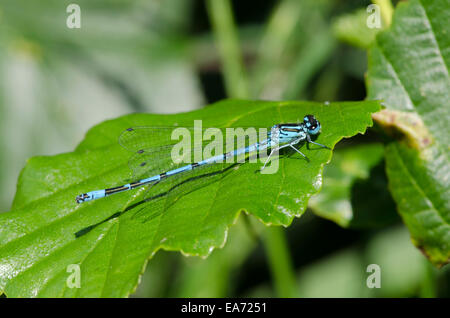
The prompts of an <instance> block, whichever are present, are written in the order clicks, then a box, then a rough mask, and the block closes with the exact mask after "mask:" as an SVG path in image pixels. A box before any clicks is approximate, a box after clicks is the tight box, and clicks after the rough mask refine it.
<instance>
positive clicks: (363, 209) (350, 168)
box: [309, 143, 398, 228]
mask: <svg viewBox="0 0 450 318" xmlns="http://www.w3.org/2000/svg"><path fill="white" fill-rule="evenodd" d="M383 155H384V147H383V145H382V144H380V143H368V144H361V145H352V146H351V147H344V148H342V149H337V150H335V151H334V155H333V160H332V162H331V164H329V165H327V166H326V167H325V169H324V173H323V176H324V180H327V182H326V183H324V185H323V187H322V190H321V192H320V193H319V195H317V196H314V197H312V198H311V200H310V202H309V207H310V208H312V209H313V211H314V213H315V214H317V215H319V216H321V217H324V218H326V219H329V220H331V221H334V222H336V223H337V224H339V225H340V226H343V227H356V228H373V227H381V226H386V225H388V224H391V223H393V222H394V221H396V220H397V219H398V216H397V214H396V213H395V204H394V202H393V200H392V198H391V197H390V195H389V192H388V190H387V180H386V176H385V172H384V161H383Z"/></svg>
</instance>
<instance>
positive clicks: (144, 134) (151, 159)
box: [119, 127, 257, 180]
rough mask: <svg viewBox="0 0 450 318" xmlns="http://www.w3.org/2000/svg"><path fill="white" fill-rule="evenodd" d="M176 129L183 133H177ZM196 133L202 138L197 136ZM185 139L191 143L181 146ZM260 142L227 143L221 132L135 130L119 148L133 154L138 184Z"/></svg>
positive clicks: (123, 138)
mask: <svg viewBox="0 0 450 318" xmlns="http://www.w3.org/2000/svg"><path fill="white" fill-rule="evenodd" d="M174 129H181V130H178V131H177V132H175V133H174ZM196 133H197V134H198V133H199V134H201V135H200V136H195V134H196ZM180 136H182V137H180ZM173 138H175V139H173ZM177 138H178V139H177ZM182 138H186V140H184V141H186V142H187V143H183V144H181V143H180V140H181V139H182ZM256 140H257V137H256V139H255V140H251V139H249V138H248V137H247V136H245V138H244V139H243V140H241V141H240V142H239V141H238V140H237V139H232V140H226V134H225V132H224V129H218V128H204V129H200V130H199V129H198V128H194V127H134V128H129V129H127V130H125V131H124V132H123V133H122V134H121V135H120V137H119V144H120V145H122V147H124V148H125V149H127V150H129V151H132V152H133V154H132V155H131V157H130V159H129V162H128V165H129V167H130V170H131V171H132V179H135V180H137V179H139V178H141V177H149V176H151V175H154V174H159V173H162V172H166V171H168V170H172V169H176V168H179V167H181V166H184V165H187V164H190V163H193V162H198V161H200V160H203V159H206V158H208V157H210V156H214V155H219V154H223V153H224V152H226V151H229V150H230V149H237V148H239V147H244V146H248V145H249V144H251V143H253V142H255V141H256ZM175 145H177V148H176V149H174V146H175Z"/></svg>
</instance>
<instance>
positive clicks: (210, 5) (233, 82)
mask: <svg viewBox="0 0 450 318" xmlns="http://www.w3.org/2000/svg"><path fill="white" fill-rule="evenodd" d="M206 6H207V10H208V14H209V19H210V21H211V24H212V27H213V30H214V34H215V36H216V41H217V45H218V48H219V52H220V55H221V58H222V63H223V72H224V77H225V87H226V91H227V94H228V96H229V97H233V98H248V97H249V96H248V88H247V81H246V78H245V75H244V65H243V62H242V57H241V55H240V50H239V40H238V36H237V31H236V27H235V25H234V19H233V12H232V8H231V4H230V1H229V0H207V1H206Z"/></svg>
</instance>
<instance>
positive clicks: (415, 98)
mask: <svg viewBox="0 0 450 318" xmlns="http://www.w3.org/2000/svg"><path fill="white" fill-rule="evenodd" d="M449 19H450V10H449V8H448V1H445V0H436V1H429V0H421V1H419V0H412V1H409V2H408V3H400V4H399V5H398V7H397V9H396V10H395V14H394V19H393V24H392V27H391V29H390V30H389V31H387V32H382V33H380V34H379V35H378V36H377V38H376V44H375V45H374V47H373V48H372V49H371V50H370V54H369V73H368V78H367V88H368V97H369V98H373V99H384V100H385V104H386V107H387V110H385V111H382V112H381V113H380V114H377V115H376V116H375V118H376V119H377V121H378V122H379V123H380V125H382V126H383V127H385V129H386V131H388V132H391V133H392V132H393V133H394V134H395V136H396V137H398V139H401V141H400V142H392V143H391V144H389V145H388V146H387V147H386V165H387V174H388V177H389V184H390V190H391V192H392V195H393V197H394V199H395V201H396V203H397V206H398V211H399V213H400V215H401V216H402V218H403V221H404V222H405V224H406V225H407V226H408V228H409V230H410V232H411V236H412V239H413V242H414V244H415V245H416V246H417V247H418V248H420V249H421V250H422V251H423V252H424V253H425V254H426V255H427V257H428V258H429V259H430V261H431V262H433V263H434V264H435V265H438V266H440V265H442V264H445V263H448V262H449V259H450V224H449V222H450V201H449V198H450V179H449V175H450V162H449V159H448V158H449V154H450V148H449V146H448V145H449V144H450V126H449V125H448V119H449V118H450V107H449V100H450V80H449V65H450V37H449V36H448V27H447V23H448V21H449Z"/></svg>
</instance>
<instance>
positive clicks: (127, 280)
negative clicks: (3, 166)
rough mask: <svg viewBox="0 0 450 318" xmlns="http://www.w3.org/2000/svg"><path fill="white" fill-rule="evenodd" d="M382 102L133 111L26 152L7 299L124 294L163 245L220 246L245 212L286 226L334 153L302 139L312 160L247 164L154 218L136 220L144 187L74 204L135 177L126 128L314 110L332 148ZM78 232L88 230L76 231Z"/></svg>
mask: <svg viewBox="0 0 450 318" xmlns="http://www.w3.org/2000/svg"><path fill="white" fill-rule="evenodd" d="M379 109H380V105H379V102H376V101H373V102H372V101H366V102H342V103H331V104H322V103H312V102H254V101H237V100H228V101H224V102H220V103H217V104H215V105H213V106H210V107H206V108H204V109H202V110H199V111H194V112H189V113H183V114H177V115H166V116H164V115H151V114H133V115H128V116H124V117H120V118H118V119H115V120H111V121H107V122H104V123H102V124H100V125H98V126H96V127H94V128H93V129H92V130H91V131H89V133H88V134H87V136H86V138H85V140H84V141H83V142H82V143H81V144H80V146H79V147H78V148H77V150H76V151H75V152H73V153H66V154H61V155H57V156H53V157H35V158H32V159H30V160H29V162H28V164H27V166H26V167H25V169H24V170H23V172H22V174H21V176H20V179H19V185H18V191H17V195H16V198H15V201H14V206H13V211H11V212H10V213H5V214H2V215H0V255H1V258H0V267H1V268H2V270H1V271H0V275H1V276H0V289H1V290H3V291H4V292H5V293H6V294H7V295H8V296H11V297H17V296H23V297H29V296H40V297H45V296H64V297H71V296H84V297H87V296H91V297H94V296H109V297H119V296H127V295H129V293H130V292H132V291H133V290H134V289H135V287H136V285H137V283H138V278H139V275H140V274H141V273H142V271H143V269H144V268H145V264H146V262H147V259H148V258H149V257H151V256H152V255H154V253H155V252H156V251H157V250H158V249H161V248H162V249H165V250H177V251H181V252H182V253H184V254H187V255H202V256H206V255H208V254H209V253H210V252H211V251H212V250H213V248H215V247H220V246H223V244H224V243H225V240H226V235H227V231H228V227H229V226H230V225H231V224H233V223H234V222H235V221H236V218H237V216H238V214H239V211H242V210H245V211H247V212H248V213H250V214H252V215H254V216H256V217H257V218H258V219H260V220H261V221H263V222H264V223H266V224H275V225H285V226H287V225H289V224H290V223H291V222H292V220H293V218H294V217H295V216H300V215H301V214H302V213H303V211H304V210H305V208H306V206H307V203H308V199H309V197H310V196H311V195H313V194H315V193H317V192H318V191H319V189H320V187H321V184H322V177H321V174H322V169H323V165H324V164H325V163H327V162H328V161H329V160H330V159H331V151H328V150H325V149H311V150H307V149H306V147H302V150H303V151H304V152H305V154H306V155H307V156H308V157H309V159H310V162H309V163H308V162H306V161H305V160H298V159H296V158H295V156H291V157H288V158H282V159H283V160H280V169H279V172H278V173H276V174H273V175H261V174H258V173H255V165H252V164H247V165H242V166H240V167H239V169H237V170H232V171H230V173H228V174H226V175H225V174H224V176H223V177H222V178H221V180H220V182H216V183H214V184H212V185H209V186H207V187H205V188H201V189H199V190H197V191H194V192H191V193H189V194H187V195H185V196H183V197H182V198H180V199H179V200H178V201H176V203H175V204H174V205H172V206H171V207H170V208H169V209H168V210H166V211H165V212H164V213H163V214H161V215H159V216H158V217H156V218H152V219H150V220H149V221H148V222H141V221H138V220H137V219H136V218H134V217H133V209H132V208H131V209H130V207H129V205H130V203H131V202H135V201H136V200H139V199H142V197H143V191H134V192H128V193H121V194H117V195H115V196H112V197H109V198H107V199H104V200H98V201H94V202H92V203H87V204H82V205H77V204H75V201H74V198H75V196H76V195H77V194H79V193H82V192H85V191H87V190H90V189H96V188H103V187H109V186H114V185H118V184H122V183H124V182H125V181H126V180H127V178H129V171H128V166H127V161H128V157H129V154H128V153H127V152H126V151H124V150H123V149H122V148H121V147H120V146H119V145H118V143H117V137H118V135H119V134H120V132H122V131H123V130H124V129H126V128H128V127H130V126H142V125H153V126H154V125H166V126H167V125H171V126H173V125H174V124H177V125H179V126H183V125H185V126H192V123H193V120H194V119H202V120H203V125H204V127H207V126H215V127H226V126H230V125H231V126H241V125H242V126H249V125H257V126H258V127H260V126H263V127H270V126H271V125H273V124H274V123H278V122H296V121H297V120H298V119H299V118H302V117H303V115H304V114H307V113H312V114H315V115H316V116H317V118H318V119H319V120H320V121H321V124H322V126H323V128H322V133H321V134H320V135H319V137H318V139H317V140H318V142H320V143H324V144H326V145H328V146H330V147H333V146H334V145H335V144H336V143H337V142H338V141H339V140H340V139H342V138H343V137H350V136H353V135H355V134H357V133H362V132H364V131H365V129H366V127H367V126H370V125H371V123H372V120H371V117H370V114H371V113H372V112H375V111H378V110H379ZM212 194H213V195H212ZM230 198H233V199H232V200H230ZM199 220H200V221H199ZM80 231H81V232H83V234H84V235H80V236H76V235H75V233H80ZM69 264H79V265H80V266H81V288H80V289H76V288H75V289H69V288H66V279H67V277H68V273H67V272H66V268H67V266H68V265H69Z"/></svg>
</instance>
